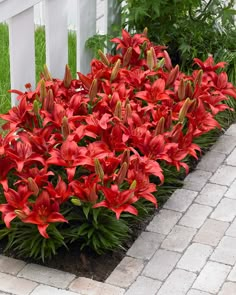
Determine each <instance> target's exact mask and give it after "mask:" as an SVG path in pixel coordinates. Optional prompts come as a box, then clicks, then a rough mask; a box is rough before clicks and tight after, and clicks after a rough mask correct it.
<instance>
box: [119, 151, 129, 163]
mask: <svg viewBox="0 0 236 295" xmlns="http://www.w3.org/2000/svg"><path fill="white" fill-rule="evenodd" d="M125 162H126V163H127V165H128V166H129V162H130V150H125V151H124V153H123V155H122V159H121V164H123V163H125Z"/></svg>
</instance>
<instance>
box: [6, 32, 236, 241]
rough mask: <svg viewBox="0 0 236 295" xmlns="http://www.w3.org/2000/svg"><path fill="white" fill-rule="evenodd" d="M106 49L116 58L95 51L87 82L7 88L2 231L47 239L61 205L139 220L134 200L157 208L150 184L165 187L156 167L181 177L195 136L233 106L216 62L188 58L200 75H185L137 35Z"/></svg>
mask: <svg viewBox="0 0 236 295" xmlns="http://www.w3.org/2000/svg"><path fill="white" fill-rule="evenodd" d="M112 41H113V42H115V43H116V44H117V50H118V52H119V53H117V54H116V55H104V54H103V53H102V52H99V54H100V56H101V60H95V59H94V60H93V61H92V62H91V72H90V73H89V74H87V75H83V74H82V73H78V76H79V78H78V79H74V80H73V79H72V77H71V74H70V71H69V68H68V67H66V72H65V77H64V79H63V80H59V79H52V77H51V75H50V73H49V72H48V70H47V68H45V70H44V75H43V77H42V80H41V81H40V82H39V84H38V86H37V88H36V90H34V91H32V90H31V89H30V87H31V86H30V85H26V87H27V92H25V93H22V92H19V91H16V90H12V92H15V93H17V94H18V99H19V105H18V106H15V107H13V108H12V109H11V110H10V111H9V112H8V113H7V114H4V115H1V118H2V119H4V120H6V121H7V123H6V124H5V125H4V128H5V129H8V130H10V131H9V132H8V134H7V135H6V136H5V137H3V136H1V137H0V184H1V185H2V188H3V192H4V195H5V203H4V204H1V205H0V211H1V212H2V218H3V220H4V222H5V224H6V226H7V227H10V225H11V221H12V220H13V219H14V218H18V219H20V220H21V221H22V222H23V223H31V224H36V225H37V227H38V230H39V232H40V234H41V235H42V236H43V237H45V238H48V234H47V232H46V229H47V227H48V226H49V225H50V224H51V223H55V222H67V220H66V218H65V217H64V216H63V215H62V214H61V213H60V208H61V206H62V204H63V203H65V202H68V201H69V200H70V201H71V202H72V203H73V204H75V205H76V206H78V205H80V206H83V204H85V203H86V204H88V203H89V204H91V206H92V207H93V208H94V210H97V209H96V208H98V207H107V208H108V209H109V210H112V211H114V212H115V214H116V217H117V218H119V217H120V214H121V213H122V212H124V211H126V212H129V213H131V214H135V215H137V214H138V212H137V209H136V207H135V203H136V202H137V201H138V200H139V199H140V198H144V199H146V200H148V201H150V202H152V203H153V204H154V205H155V206H157V201H156V198H155V197H154V195H153V193H154V192H156V190H157V188H156V184H154V183H151V182H150V178H149V177H150V175H155V176H156V177H158V178H159V184H162V183H163V182H164V176H163V171H162V169H161V166H160V163H161V161H165V162H166V163H167V164H169V165H173V166H175V167H176V168H177V170H180V168H181V167H183V168H184V169H185V170H186V172H188V166H187V164H186V163H185V162H184V159H185V158H186V156H188V155H191V156H193V157H195V158H197V152H200V148H199V146H198V145H196V144H194V143H193V140H194V138H196V137H198V136H201V135H202V134H204V133H206V132H208V131H210V130H212V129H214V128H220V125H219V123H218V122H217V121H216V120H215V119H214V116H215V115H216V114H217V113H218V112H221V111H224V110H225V109H227V108H228V106H227V105H226V104H224V103H223V101H224V100H227V99H228V97H229V96H231V97H234V98H236V89H235V88H234V87H233V85H232V84H231V83H229V82H228V81H227V74H226V73H225V72H221V73H220V74H217V73H216V70H217V69H218V68H223V67H224V63H223V62H221V63H218V64H214V60H213V58H212V57H209V58H208V59H207V60H206V61H205V62H202V61H200V60H198V59H195V60H194V62H195V64H197V65H198V66H200V69H199V70H195V71H194V72H193V73H192V75H185V74H184V73H182V72H180V70H179V67H178V65H177V66H175V67H173V66H172V63H171V60H170V58H169V55H168V53H167V52H166V51H165V47H163V46H154V45H153V44H152V43H151V42H150V41H149V39H148V38H147V36H146V34H145V33H144V34H136V35H134V36H133V37H132V36H130V35H129V34H128V33H127V32H126V31H125V30H123V32H122V39H119V38H115V39H113V40H112ZM10 176H11V178H12V177H13V178H14V184H13V185H10V182H9V177H10ZM55 180H56V181H55ZM10 186H11V187H10Z"/></svg>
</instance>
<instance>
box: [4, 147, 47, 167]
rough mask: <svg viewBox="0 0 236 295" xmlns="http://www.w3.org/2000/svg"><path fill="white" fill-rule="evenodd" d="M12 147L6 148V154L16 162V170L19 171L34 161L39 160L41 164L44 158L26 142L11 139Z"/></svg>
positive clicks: (43, 163)
mask: <svg viewBox="0 0 236 295" xmlns="http://www.w3.org/2000/svg"><path fill="white" fill-rule="evenodd" d="M11 146H12V148H9V149H7V151H6V154H7V155H8V156H9V157H10V158H11V159H12V160H13V161H14V162H15V163H16V166H17V171H18V172H21V171H22V169H23V167H24V166H26V165H30V164H32V163H34V162H39V163H40V164H42V165H43V166H44V165H45V160H44V159H43V157H41V156H40V155H38V154H36V153H34V152H33V151H32V146H31V144H30V143H28V142H21V141H13V142H11Z"/></svg>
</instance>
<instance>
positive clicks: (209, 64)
mask: <svg viewBox="0 0 236 295" xmlns="http://www.w3.org/2000/svg"><path fill="white" fill-rule="evenodd" d="M193 60H194V63H195V64H197V65H198V66H199V67H200V68H202V69H203V71H205V72H208V71H209V72H210V71H213V72H214V71H215V70H217V69H219V68H224V67H225V65H226V62H219V63H217V64H215V63H214V58H213V57H212V55H210V56H209V57H208V58H207V59H206V60H205V61H202V60H200V59H198V58H194V59H193Z"/></svg>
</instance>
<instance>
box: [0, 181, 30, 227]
mask: <svg viewBox="0 0 236 295" xmlns="http://www.w3.org/2000/svg"><path fill="white" fill-rule="evenodd" d="M4 195H5V198H6V201H7V204H0V212H2V218H3V220H4V222H5V224H6V227H7V228H10V223H11V221H12V220H13V219H14V218H16V217H17V216H19V215H18V214H17V212H20V214H21V216H23V217H26V216H27V215H28V214H29V213H30V209H29V207H28V202H27V200H28V198H29V197H30V196H31V195H32V192H31V191H29V190H28V187H27V186H26V185H19V186H18V190H17V191H15V190H13V189H11V188H9V189H8V191H7V192H4Z"/></svg>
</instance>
